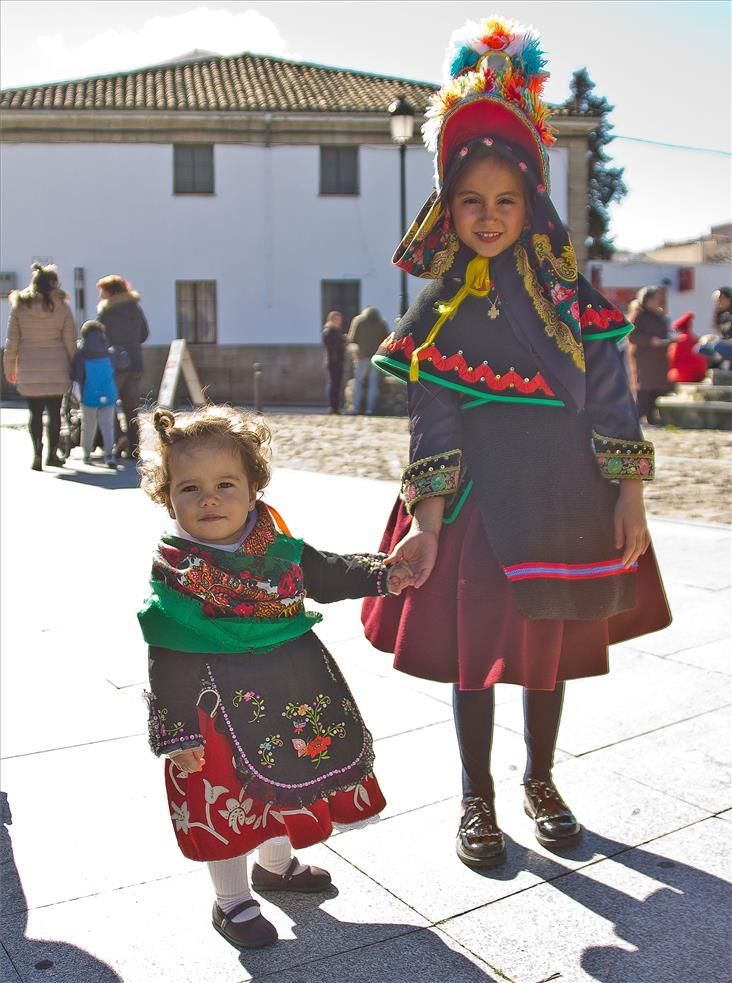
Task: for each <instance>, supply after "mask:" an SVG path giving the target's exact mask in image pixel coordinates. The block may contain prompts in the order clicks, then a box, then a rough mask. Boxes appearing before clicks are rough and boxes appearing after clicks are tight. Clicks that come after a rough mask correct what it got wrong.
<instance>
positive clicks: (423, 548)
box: [384, 528, 439, 588]
mask: <svg viewBox="0 0 732 983" xmlns="http://www.w3.org/2000/svg"><path fill="white" fill-rule="evenodd" d="M438 544H439V536H438V533H436V532H427V531H422V530H419V529H414V528H412V529H410V530H409V532H408V533H407V535H406V536H405V537H404V539H402V540H401V541H400V542H399V543H398V544H397V546H396V547H395V548H394V550H393V552H392V554H391V556H389V557H387V559H386V560H385V561H384V562H385V563H386V564H387V565H388V566H391V565H392V564H406V565H407V566H408V568H409V570H410V571H411V574H412V580H411V584H404V585H403V586H412V587H417V588H419V587H421V586H422V585H423V584H424V583H426V581H427V578H428V577H429V575H430V574H431V573H432V568H433V567H434V565H435V561H436V560H437V547H438Z"/></svg>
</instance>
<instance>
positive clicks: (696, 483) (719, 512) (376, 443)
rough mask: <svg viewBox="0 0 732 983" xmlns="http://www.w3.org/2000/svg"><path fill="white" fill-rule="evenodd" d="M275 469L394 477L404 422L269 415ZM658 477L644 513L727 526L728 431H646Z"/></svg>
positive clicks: (731, 452)
mask: <svg viewBox="0 0 732 983" xmlns="http://www.w3.org/2000/svg"><path fill="white" fill-rule="evenodd" d="M268 419H269V422H270V424H271V426H272V431H273V435H274V438H275V461H276V463H277V464H278V465H279V466H280V467H287V468H298V469H303V470H307V471H320V472H323V473H327V474H345V475H352V476H354V477H362V478H393V479H397V478H399V476H400V474H401V472H402V469H403V468H404V466H405V465H406V463H407V459H408V442H409V431H408V426H407V421H406V420H405V419H402V418H395V417H365V416H357V417H352V416H325V415H323V414H288V413H279V412H278V413H272V414H270V415H269V417H268ZM646 436H647V437H648V439H649V440H652V441H653V443H654V444H655V447H656V467H657V478H656V480H655V481H653V482H650V483H649V484H647V485H646V505H647V508H648V511H649V513H651V514H652V515H657V516H665V517H667V518H672V517H673V518H678V519H695V520H699V521H703V522H731V521H732V495H731V492H730V488H731V486H732V432H729V431H724V430H678V429H676V428H673V427H648V428H646Z"/></svg>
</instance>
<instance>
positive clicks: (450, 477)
mask: <svg viewBox="0 0 732 983" xmlns="http://www.w3.org/2000/svg"><path fill="white" fill-rule="evenodd" d="M461 459H462V451H461V450H460V449H456V450H451V451H445V452H444V453H443V454H433V455H432V457H423V458H421V459H420V460H419V461H414V463H413V464H410V465H409V467H408V468H406V469H405V470H404V474H403V475H402V499H403V501H404V507H405V508H406V510H407V512H409V513H410V514H411V513H412V512H413V511H414V507H415V505H417V503H418V502H422V501H424V499H426V498H436V497H437V496H438V495H454V494H455V492H456V491H457V489H458V485H459V483H460V462H461Z"/></svg>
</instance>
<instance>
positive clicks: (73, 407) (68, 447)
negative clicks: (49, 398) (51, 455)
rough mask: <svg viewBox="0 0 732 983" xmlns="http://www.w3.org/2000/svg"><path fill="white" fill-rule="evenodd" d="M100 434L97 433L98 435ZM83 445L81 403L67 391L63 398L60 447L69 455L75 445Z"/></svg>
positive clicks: (65, 454)
mask: <svg viewBox="0 0 732 983" xmlns="http://www.w3.org/2000/svg"><path fill="white" fill-rule="evenodd" d="M98 436H99V434H97V437H98ZM80 445H81V404H80V403H79V400H78V399H76V398H75V396H74V395H73V394H72V393H71V391H69V392H67V393H66V395H65V396H64V398H63V399H62V400H61V436H60V439H59V448H60V450H61V453H62V454H63V456H64V457H69V456H70V454H71V451H72V450H73V448H74V447H79V446H80Z"/></svg>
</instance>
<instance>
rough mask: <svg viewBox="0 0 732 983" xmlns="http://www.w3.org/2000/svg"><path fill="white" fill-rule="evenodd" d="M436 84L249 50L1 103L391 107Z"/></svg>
mask: <svg viewBox="0 0 732 983" xmlns="http://www.w3.org/2000/svg"><path fill="white" fill-rule="evenodd" d="M436 88H437V86H433V85H431V84H430V83H429V82H412V81H408V80H405V79H399V78H387V77H385V76H381V75H370V74H368V73H366V72H357V71H353V70H351V69H344V68H328V67H326V66H323V65H310V64H307V63H304V62H295V61H287V60H285V59H282V58H270V57H265V56H264V55H250V54H243V55H231V56H215V57H211V58H207V59H199V58H196V59H195V60H191V61H186V62H178V63H173V64H166V65H161V66H158V67H153V68H141V69H138V70H137V71H133V72H120V73H118V74H116V75H104V76H100V77H97V78H88V79H78V80H75V81H69V82H55V83H50V84H46V85H34V86H28V87H26V88H21V89H5V90H3V91H2V93H0V108H2V109H12V110H18V109H21V110H24V109H45V110H49V109H66V110H77V111H78V110H84V109H124V110H127V109H130V110H155V111H160V110H163V111H166V110H167V111H175V110H189V111H190V110H203V111H205V110H217V111H224V112H225V111H229V110H237V111H240V112H241V111H251V112H311V113H332V112H356V113H385V112H386V110H387V107H388V106H389V103H390V102H392V100H393V99H394V98H395V97H396V95H397V94H400V93H403V94H404V96H405V97H406V99H407V100H408V102H410V103H411V104H412V105H413V106H414V108H415V109H418V110H423V109H424V107H425V106H426V105H427V102H428V100H429V97H430V95H431V94H432V92H433V91H434V90H435V89H436Z"/></svg>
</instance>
